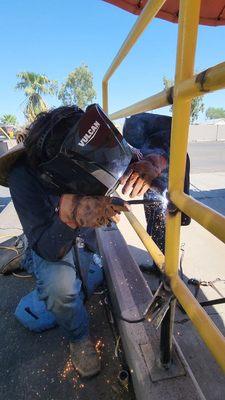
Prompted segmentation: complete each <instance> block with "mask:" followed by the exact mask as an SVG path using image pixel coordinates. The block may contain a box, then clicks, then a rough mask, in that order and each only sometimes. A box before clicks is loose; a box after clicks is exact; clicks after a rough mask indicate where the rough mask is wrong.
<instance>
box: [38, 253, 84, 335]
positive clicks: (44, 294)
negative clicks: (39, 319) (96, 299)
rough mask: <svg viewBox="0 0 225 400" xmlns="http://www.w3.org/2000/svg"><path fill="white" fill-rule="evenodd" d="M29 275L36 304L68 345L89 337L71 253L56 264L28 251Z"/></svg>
mask: <svg viewBox="0 0 225 400" xmlns="http://www.w3.org/2000/svg"><path fill="white" fill-rule="evenodd" d="M32 257H33V272H34V275H35V277H36V279H37V290H38V294H39V298H40V300H44V301H45V303H46V306H47V309H48V310H49V311H51V312H52V313H53V314H54V315H55V318H56V321H57V323H58V325H59V326H61V327H63V328H64V330H65V331H66V333H67V334H68V336H69V340H70V341H71V342H74V341H77V340H81V339H83V338H85V337H87V336H88V334H89V321H88V315H87V311H86V308H85V306H84V303H83V299H84V295H83V292H82V286H81V285H82V284H81V281H80V279H79V277H78V276H77V272H76V265H75V257H74V250H73V249H71V250H70V251H69V252H68V253H67V254H66V256H65V257H64V258H62V259H61V260H59V261H54V262H51V261H47V260H44V259H43V258H41V257H40V256H38V255H37V254H36V253H35V252H34V251H32Z"/></svg>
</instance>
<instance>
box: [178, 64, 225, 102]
mask: <svg viewBox="0 0 225 400" xmlns="http://www.w3.org/2000/svg"><path fill="white" fill-rule="evenodd" d="M223 88H225V62H222V63H220V64H217V65H214V66H213V67H210V68H208V69H206V70H204V71H202V72H200V73H199V74H197V75H195V76H194V77H193V78H191V79H186V80H184V81H182V82H180V83H179V85H178V87H177V92H178V95H180V96H182V97H186V98H188V97H189V98H194V97H198V96H202V95H203V94H206V93H210V92H214V91H215V90H219V89H223Z"/></svg>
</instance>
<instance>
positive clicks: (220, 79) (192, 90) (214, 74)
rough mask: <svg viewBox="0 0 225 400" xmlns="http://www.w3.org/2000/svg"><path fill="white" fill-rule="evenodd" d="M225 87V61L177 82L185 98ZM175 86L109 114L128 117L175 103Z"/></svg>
mask: <svg viewBox="0 0 225 400" xmlns="http://www.w3.org/2000/svg"><path fill="white" fill-rule="evenodd" d="M223 88H225V62H223V63H220V64H217V65H215V66H213V67H211V68H208V69H206V70H205V71H202V72H200V73H199V74H196V75H194V76H193V77H192V78H190V79H186V80H184V81H181V82H180V83H178V84H177V86H176V90H177V92H178V93H179V95H180V96H183V97H185V98H194V97H198V96H202V95H203V94H205V93H210V92H213V91H215V90H219V89H223ZM173 93H174V86H171V87H170V88H169V89H167V90H163V91H162V92H159V93H156V94H154V95H153V96H150V97H147V98H146V99H144V100H142V101H139V102H137V103H134V104H132V105H131V106H129V107H126V108H122V109H121V110H119V111H116V112H114V113H112V114H110V115H109V117H110V118H111V119H112V120H113V119H118V118H124V117H128V116H129V115H132V114H137V113H140V112H144V111H150V110H154V109H156V108H161V107H165V106H168V105H169V104H173V97H174V95H173Z"/></svg>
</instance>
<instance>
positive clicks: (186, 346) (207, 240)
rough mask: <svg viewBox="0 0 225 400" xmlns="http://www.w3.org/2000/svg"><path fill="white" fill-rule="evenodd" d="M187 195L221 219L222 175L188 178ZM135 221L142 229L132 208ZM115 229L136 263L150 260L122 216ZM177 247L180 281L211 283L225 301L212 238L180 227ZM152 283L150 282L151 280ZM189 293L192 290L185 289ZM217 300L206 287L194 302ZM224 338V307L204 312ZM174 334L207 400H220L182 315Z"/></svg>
mask: <svg viewBox="0 0 225 400" xmlns="http://www.w3.org/2000/svg"><path fill="white" fill-rule="evenodd" d="M191 195H192V196H193V197H195V198H196V199H198V200H199V201H201V202H203V203H204V204H206V205H208V206H210V207H212V208H214V209H215V210H216V211H218V212H220V213H221V214H223V215H225V172H216V173H201V174H193V175H192V176H191ZM133 212H134V214H135V215H136V217H137V218H138V219H139V221H141V222H142V223H143V225H144V226H146V222H145V216H144V212H143V207H142V206H134V207H133ZM119 228H120V230H121V232H122V233H123V235H124V238H125V239H126V241H127V243H128V245H129V246H130V250H131V252H132V254H133V256H134V258H135V259H136V260H137V262H138V263H146V262H149V263H151V257H150V256H149V255H148V253H147V252H146V251H145V248H144V246H143V244H142V243H141V241H140V239H139V238H138V237H137V235H136V233H135V232H134V231H133V229H132V228H131V227H130V225H129V223H128V221H127V220H126V217H125V216H124V215H123V216H122V218H121V222H120V224H119ZM181 243H183V244H184V249H185V256H184V261H183V271H184V276H185V278H184V280H185V282H186V283H187V280H188V279H189V278H197V279H201V280H205V281H214V280H216V279H217V278H220V279H221V281H218V282H215V286H216V288H217V290H219V292H220V293H221V294H222V295H223V296H224V297H225V281H222V280H223V279H224V280H225V265H224V260H225V246H224V244H223V243H221V242H220V241H219V240H218V239H216V238H215V237H214V236H213V235H212V234H210V233H209V232H208V231H206V230H205V229H204V228H202V227H201V226H200V225H199V224H197V223H196V222H195V221H192V222H191V224H190V226H188V227H182V234H181ZM153 281H154V280H153ZM188 286H189V288H190V289H191V290H192V291H193V288H192V287H191V286H190V285H188ZM219 297H221V296H220V295H219V294H218V293H217V292H216V290H215V289H213V288H212V287H210V286H201V288H200V291H199V294H198V300H199V301H204V300H207V299H208V300H211V299H216V298H219ZM205 310H206V311H207V313H208V314H210V315H211V317H212V319H213V320H214V322H215V323H216V325H217V326H218V327H219V329H220V330H221V331H222V333H223V334H225V304H221V305H217V306H214V307H207V308H206V309H205ZM175 331H176V337H177V340H178V343H179V344H180V346H181V349H182V351H183V353H184V355H185V357H186V359H187V361H188V362H189V364H190V366H191V368H192V370H193V372H194V374H195V377H196V379H197V381H198V383H199V385H200V387H201V389H202V391H203V393H204V395H205V397H206V399H207V400H224V396H225V395H224V393H225V378H224V374H223V373H222V371H221V370H220V368H219V367H218V366H217V364H216V362H215V361H214V358H213V357H212V356H211V354H210V353H209V351H208V349H207V348H206V346H205V344H204V343H203V342H202V340H201V339H200V337H199V335H198V333H197V332H196V330H195V328H194V327H193V325H192V323H191V322H190V321H189V319H188V318H186V315H185V314H182V313H181V312H178V313H177V316H176V324H175Z"/></svg>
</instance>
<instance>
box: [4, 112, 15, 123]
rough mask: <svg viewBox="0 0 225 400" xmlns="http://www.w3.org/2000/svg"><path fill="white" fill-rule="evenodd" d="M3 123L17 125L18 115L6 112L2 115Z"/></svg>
mask: <svg viewBox="0 0 225 400" xmlns="http://www.w3.org/2000/svg"><path fill="white" fill-rule="evenodd" d="M1 123H2V124H4V125H17V119H16V116H15V115H13V114H4V115H3V116H2V117H1Z"/></svg>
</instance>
